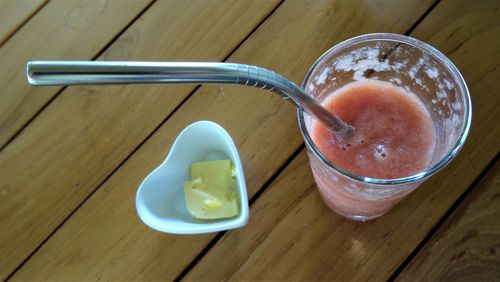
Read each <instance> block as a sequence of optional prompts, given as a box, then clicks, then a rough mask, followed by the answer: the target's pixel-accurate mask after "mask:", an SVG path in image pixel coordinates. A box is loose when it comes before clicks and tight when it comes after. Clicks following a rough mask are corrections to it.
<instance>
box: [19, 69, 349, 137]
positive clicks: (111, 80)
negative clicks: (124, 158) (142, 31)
mask: <svg viewBox="0 0 500 282" xmlns="http://www.w3.org/2000/svg"><path fill="white" fill-rule="evenodd" d="M26 75H27V78H28V82H29V83H30V84H31V85H77V84H153V83H156V84H207V83H224V84H240V85H247V86H253V87H258V88H262V89H266V90H269V91H273V92H274V93H277V94H279V95H281V96H282V97H286V98H290V99H288V100H290V101H291V102H292V103H294V105H295V106H296V107H300V108H302V109H303V110H304V111H305V112H307V113H308V114H310V115H312V116H313V117H315V118H316V119H318V120H320V121H321V122H323V124H325V125H326V126H327V127H329V128H330V129H331V130H332V131H334V132H336V133H337V134H341V135H347V134H348V133H349V132H350V130H351V127H350V126H349V125H348V124H346V123H345V122H343V121H342V120H341V119H339V118H338V117H336V116H334V115H332V114H331V113H330V112H328V111H327V110H326V109H325V108H324V107H323V106H321V105H320V104H319V103H318V102H316V100H314V99H313V98H312V97H311V96H309V95H307V94H306V93H305V92H304V90H302V88H300V87H299V86H297V85H296V84H295V83H293V82H291V81H289V80H288V79H286V78H285V77H283V76H282V75H280V74H277V73H275V72H273V71H270V70H267V69H264V68H260V67H256V66H251V65H244V64H233V63H208V62H126V61H123V62H119V61H115V62H109V61H108V62H106V61H31V62H28V64H27V66H26Z"/></svg>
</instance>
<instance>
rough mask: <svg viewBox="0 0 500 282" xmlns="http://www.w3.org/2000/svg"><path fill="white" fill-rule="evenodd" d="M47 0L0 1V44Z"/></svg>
mask: <svg viewBox="0 0 500 282" xmlns="http://www.w3.org/2000/svg"><path fill="white" fill-rule="evenodd" d="M47 1H48V0H17V1H16V0H2V1H0V46H2V45H3V44H4V43H5V41H6V40H7V38H8V37H9V36H11V35H12V33H14V32H15V31H16V30H17V29H18V28H19V27H20V26H21V25H22V24H23V23H24V22H25V21H27V20H28V19H29V17H30V16H31V15H33V13H35V12H36V10H37V9H39V8H40V7H41V6H42V5H43V4H45V3H47Z"/></svg>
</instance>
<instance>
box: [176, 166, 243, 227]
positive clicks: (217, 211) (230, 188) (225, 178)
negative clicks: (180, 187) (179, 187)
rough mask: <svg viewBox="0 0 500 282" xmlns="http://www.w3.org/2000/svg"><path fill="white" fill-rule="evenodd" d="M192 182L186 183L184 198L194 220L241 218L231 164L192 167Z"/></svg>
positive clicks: (234, 174) (234, 175)
mask: <svg viewBox="0 0 500 282" xmlns="http://www.w3.org/2000/svg"><path fill="white" fill-rule="evenodd" d="M191 179H192V180H191V181H186V182H185V183H184V196H185V200H186V207H187V209H188V211H189V212H190V213H191V214H192V215H193V216H194V217H196V218H200V219H218V218H227V217H233V216H236V215H238V213H239V208H238V201H237V199H236V171H235V169H234V167H233V165H232V164H231V161H229V160H219V161H206V162H199V163H193V164H191Z"/></svg>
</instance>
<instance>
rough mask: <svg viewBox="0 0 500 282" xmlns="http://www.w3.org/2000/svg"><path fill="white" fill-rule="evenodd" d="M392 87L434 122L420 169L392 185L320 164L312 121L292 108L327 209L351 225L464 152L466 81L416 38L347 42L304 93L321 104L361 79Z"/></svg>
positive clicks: (320, 66)
mask: <svg viewBox="0 0 500 282" xmlns="http://www.w3.org/2000/svg"><path fill="white" fill-rule="evenodd" d="M366 79H370V80H379V81H385V82H390V83H392V84H394V85H396V86H399V87H402V88H404V89H406V90H407V91H409V92H412V93H413V94H415V95H416V96H417V97H418V98H419V99H420V100H421V101H422V102H423V104H424V105H425V107H426V108H427V110H428V111H429V113H430V115H431V118H432V120H433V122H434V127H435V130H436V133H435V137H436V146H435V151H434V154H433V157H432V160H431V162H430V165H429V166H428V167H427V168H426V169H425V170H423V171H419V172H418V173H415V174H413V175H408V176H405V177H401V178H394V179H379V178H371V177H366V176H363V175H357V174H355V173H353V172H351V171H347V170H345V169H343V168H341V167H339V166H337V165H336V164H335V163H333V162H331V161H330V160H329V159H328V158H326V157H325V156H324V155H323V154H322V152H321V151H320V150H319V149H318V147H317V146H316V144H314V142H313V140H312V138H311V134H310V132H311V129H312V124H313V118H312V117H311V116H309V115H308V114H307V113H305V112H304V111H302V110H300V109H299V110H298V120H299V126H300V130H301V132H302V135H303V137H304V140H305V144H306V148H307V153H308V157H309V162H310V165H311V169H312V172H313V175H314V179H315V181H316V184H317V187H318V190H319V193H320V195H321V197H322V199H323V200H324V202H325V203H326V205H327V206H328V207H330V208H331V209H333V210H334V211H336V212H337V213H339V214H341V215H343V216H345V217H347V218H351V219H354V220H360V221H365V220H370V219H374V218H376V217H379V216H382V215H383V214H385V213H386V212H387V211H389V210H390V209H391V208H392V207H393V206H394V205H396V203H398V202H399V201H400V200H401V199H403V198H404V197H405V196H407V195H408V194H409V193H410V192H412V191H413V190H415V189H416V188H417V187H418V186H419V185H420V184H421V183H422V182H424V181H425V180H426V179H428V178H429V177H430V176H432V175H433V174H435V173H436V172H438V171H440V170H441V169H443V168H444V167H445V166H446V165H447V164H448V163H449V162H450V161H451V160H452V159H453V158H454V157H455V156H456V155H457V153H458V152H459V150H460V149H461V148H462V146H463V144H464V142H465V140H466V138H467V135H468V133H469V129H470V125H471V110H472V109H471V101H470V95H469V91H468V89H467V86H466V83H465V81H464V79H463V77H462V75H461V74H460V72H459V71H458V69H457V68H456V67H455V65H453V63H452V62H451V61H450V60H449V59H448V58H447V57H446V56H445V55H443V54H442V53H441V52H439V51H438V50H436V49H435V48H433V47H432V46H430V45H429V44H427V43H424V42H422V41H420V40H417V39H414V38H411V37H407V36H404V35H398V34H388V33H378V34H367V35H362V36H358V37H354V38H351V39H348V40H346V41H344V42H342V43H340V44H338V45H336V46H334V47H333V48H331V49H330V50H328V51H327V52H326V53H324V54H323V55H322V56H321V57H320V58H319V59H318V60H317V61H316V62H315V63H314V65H313V66H312V67H311V69H310V70H309V72H308V73H307V75H306V77H305V79H304V81H303V83H302V87H303V89H305V91H306V92H307V94H308V95H311V96H312V97H314V98H315V99H316V100H318V101H320V102H321V101H323V100H324V99H325V98H326V97H327V96H328V95H329V94H331V93H333V92H334V91H335V90H337V89H339V88H341V87H342V86H344V85H346V84H348V83H351V82H354V81H359V80H366Z"/></svg>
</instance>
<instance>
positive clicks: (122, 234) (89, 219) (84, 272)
mask: <svg viewBox="0 0 500 282" xmlns="http://www.w3.org/2000/svg"><path fill="white" fill-rule="evenodd" d="M238 3H239V2H238ZM405 3H406V5H402V4H401V5H400V4H398V5H386V6H384V7H381V6H380V5H378V4H376V3H375V2H373V1H366V2H345V1H330V2H327V1H311V2H304V1H285V2H284V3H283V4H282V5H281V6H280V7H279V8H278V9H277V10H276V11H275V12H274V13H273V14H272V15H271V16H270V18H268V19H267V21H266V22H265V23H264V24H263V25H262V26H260V27H259V28H258V29H257V30H256V32H255V33H254V34H253V35H252V36H250V37H249V38H248V40H247V41H245V42H244V43H243V44H242V45H241V47H240V48H238V50H237V51H236V52H235V53H234V54H233V55H232V56H231V57H230V59H229V60H230V61H237V62H244V63H250V64H257V65H262V66H265V67H269V68H271V69H274V70H276V71H279V72H281V73H283V74H285V75H286V76H288V77H291V78H292V79H294V80H296V81H299V80H300V79H301V78H302V76H303V75H304V74H305V72H306V71H307V69H308V68H309V66H310V65H311V64H312V63H313V62H314V60H315V59H316V58H317V57H318V56H319V55H320V54H321V53H322V52H324V51H325V50H326V49H327V48H329V47H330V46H332V45H333V44H335V43H336V42H338V41H339V40H341V39H344V38H346V37H350V36H354V35H356V34H359V33H366V32H373V31H377V30H382V29H385V30H391V31H394V32H404V31H405V30H406V29H408V28H409V27H410V26H411V25H412V24H413V22H414V21H416V19H417V18H418V16H419V14H418V13H420V14H422V13H423V12H424V11H425V10H426V9H427V8H428V7H429V6H430V2H425V3H423V4H422V3H415V2H414V1H408V2H405ZM403 7H404V8H403ZM415 11H418V13H415ZM396 12H397V13H396ZM356 13H360V15H361V17H359V19H358V20H357V21H354V22H353V15H355V14H356ZM368 14H369V15H372V16H374V17H375V18H388V19H390V20H387V21H377V20H375V19H373V18H368V20H367V17H364V15H368ZM393 14H398V15H400V16H398V17H389V15H393ZM358 21H359V22H358ZM351 24H352V26H351V27H350V28H349V29H347V30H346V29H345V26H346V25H351ZM318 27H321V28H318ZM337 31H339V32H337ZM305 50H307V51H305ZM141 89H142V91H143V92H146V90H145V89H146V88H141ZM136 91H138V90H136ZM162 91H164V92H166V91H172V90H169V88H163V89H162ZM136 95H138V93H136ZM72 97H73V96H72ZM114 97H116V96H114ZM171 97H172V96H167V97H165V96H162V95H156V96H154V97H150V98H148V97H146V96H141V99H140V100H139V99H138V100H133V99H132V98H129V99H130V100H127V101H125V100H123V102H121V104H122V105H128V106H127V107H129V109H133V108H135V107H137V106H136V104H134V103H133V102H132V101H135V102H136V103H139V102H142V103H148V107H149V108H148V109H149V110H148V114H149V115H148V117H150V118H151V119H153V117H154V118H157V116H154V115H153V114H154V113H155V112H156V111H160V109H159V108H160V107H161V108H162V109H163V111H164V112H165V113H168V111H167V110H165V108H166V107H167V106H166V105H167V104H168V101H167V98H168V99H172V98H171ZM153 98H154V99H153ZM95 99H98V98H97V97H96V98H95ZM99 99H104V98H99ZM115 99H116V98H115ZM99 101H101V103H103V101H104V100H99ZM108 104H109V103H108ZM108 108H109V106H108ZM108 111H110V112H113V111H116V112H114V114H113V115H110V116H111V117H112V118H113V120H116V118H117V117H120V116H121V115H120V114H119V113H123V115H124V113H125V111H122V112H120V111H118V109H117V110H114V109H111V110H109V109H108ZM136 111H137V115H136V116H135V117H136V118H135V119H132V118H130V123H129V124H128V127H127V128H126V129H127V130H128V132H130V131H131V130H132V129H133V130H135V128H146V127H149V125H147V123H146V122H149V121H147V120H146V118H145V117H144V112H145V109H143V111H142V112H141V109H137V110H136ZM128 115H129V116H132V114H131V113H128ZM111 117H110V119H111ZM99 119H100V120H105V118H104V115H101V116H100V117H99ZM202 119H209V120H213V121H216V122H218V123H220V124H221V125H223V126H224V127H225V128H226V129H227V130H228V131H229V133H230V134H231V135H232V137H233V138H234V139H235V141H236V143H237V145H238V147H239V149H240V152H241V155H242V159H243V163H244V168H245V175H246V178H247V185H248V189H249V193H250V195H252V194H254V193H255V192H256V191H257V190H258V189H259V188H260V187H261V186H262V185H263V184H264V183H265V182H266V181H267V180H268V179H269V178H270V177H271V176H272V175H273V173H274V172H275V171H276V170H277V169H278V168H279V167H280V166H281V164H282V163H283V162H284V161H285V160H286V159H287V158H288V157H289V156H290V155H291V154H292V152H294V151H295V150H296V149H297V148H298V147H299V146H300V144H301V143H302V139H301V137H300V134H299V133H298V130H297V127H296V122H295V109H294V108H293V107H292V106H291V105H290V104H289V103H287V102H284V101H282V100H281V99H280V98H279V97H277V96H276V95H274V94H269V93H266V92H262V91H259V90H255V89H252V88H243V87H228V86H224V87H205V86H203V87H201V89H200V90H199V91H197V92H196V93H195V94H194V95H193V96H192V97H191V98H190V99H189V100H187V101H186V103H185V104H184V105H182V107H181V108H179V110H177V111H176V112H175V113H174V114H173V116H172V117H170V118H169V119H168V120H167V121H166V122H165V124H163V125H162V126H161V127H160V129H159V130H158V131H156V132H155V134H154V135H153V136H152V137H151V138H150V139H149V140H148V141H147V142H146V143H145V144H144V145H143V146H141V148H140V149H139V150H138V151H137V152H135V153H134V154H133V155H132V156H131V157H130V159H128V160H127V161H126V162H125V164H124V165H123V166H121V167H120V168H119V169H118V170H117V171H116V172H115V173H114V174H113V176H112V177H111V178H110V179H109V180H108V181H106V183H105V184H104V185H103V186H102V187H101V188H100V189H99V190H98V191H97V192H96V193H95V194H94V195H92V197H91V198H90V199H89V200H88V201H87V202H86V203H85V204H84V205H83V206H82V207H81V208H80V209H78V210H77V211H76V213H75V214H74V216H72V218H71V219H70V220H69V221H68V222H66V223H65V225H64V226H62V227H61V229H60V230H58V232H56V233H55V234H54V236H52V237H51V239H50V240H48V241H47V243H46V244H44V246H43V247H42V248H41V249H40V251H38V252H37V253H36V254H35V255H34V256H33V257H32V258H31V259H30V260H29V261H28V262H27V264H26V265H25V266H24V267H22V268H21V269H20V270H19V271H18V272H17V273H16V275H15V276H14V277H13V278H14V280H16V279H19V280H24V279H27V278H33V279H48V280H51V279H69V280H70V279H90V280H94V279H97V278H100V279H118V280H120V279H128V280H130V279H132V280H158V279H173V278H175V277H176V276H177V275H178V274H179V273H180V272H181V271H182V270H183V269H184V268H185V267H186V266H187V265H188V264H189V263H190V261H191V260H192V259H193V258H194V257H195V256H196V255H197V254H198V253H199V252H200V251H201V249H202V248H203V247H204V246H205V245H206V244H207V243H208V242H209V241H210V239H211V238H213V236H214V235H213V234H211V235H200V236H171V235H165V234H159V233H156V232H153V231H151V230H148V229H147V228H146V227H145V226H144V225H143V224H142V223H141V222H140V221H139V219H138V218H137V216H136V212H135V207H134V194H135V191H136V188H137V186H138V185H139V183H140V181H142V179H143V178H144V176H145V175H146V174H147V173H148V172H149V171H150V170H152V169H153V168H154V167H155V166H156V165H158V164H159V163H160V162H161V161H162V159H163V158H164V156H165V155H166V153H167V151H168V149H169V147H170V145H171V144H172V141H173V140H174V138H175V137H176V135H177V134H178V133H179V132H180V131H181V130H182V128H183V127H185V126H186V125H187V124H189V123H191V122H193V121H196V120H202ZM110 124H111V122H110ZM116 127H118V128H120V127H119V126H116ZM99 130H102V131H109V130H113V132H117V131H118V129H111V126H108V127H102V129H99ZM119 130H123V131H124V130H125V129H124V128H121V129H119ZM121 134H125V133H121ZM125 136H127V135H125ZM86 137H87V138H88V139H89V140H92V139H93V138H97V137H98V136H94V137H93V136H92V135H86ZM79 140H81V141H80V142H85V143H87V142H88V143H90V141H85V140H84V139H83V138H81V139H79ZM124 140H126V139H125V138H124ZM74 142H76V141H74ZM94 142H95V141H94ZM130 145H131V144H128V146H130ZM107 146H109V147H108V149H107V150H108V151H111V150H113V149H114V150H124V151H125V149H120V146H121V145H120V144H117V143H116V142H115V143H113V142H112V143H111V144H109V145H107ZM99 151H100V152H104V151H105V150H104V149H103V148H100V149H99ZM86 154H92V153H91V152H88V151H87V152H86ZM114 157H115V158H116V156H114ZM115 164H116V163H115ZM74 165H75V166H76V162H75V163H74ZM112 165H114V164H113V163H111V164H109V165H107V166H108V167H109V169H112ZM86 166H88V165H85V162H82V163H81V164H79V165H78V167H80V168H81V169H83V168H84V167H86ZM101 168H102V169H105V166H104V165H102V166H101ZM81 169H80V170H81ZM81 173H82V172H81V171H80V172H79V174H81ZM60 177H63V176H60ZM64 177H67V176H64ZM72 177H74V176H72ZM87 177H88V178H91V177H95V176H94V175H91V174H87ZM82 181H83V179H82ZM85 185H93V183H90V181H86V183H85ZM96 219H99V220H96Z"/></svg>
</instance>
